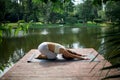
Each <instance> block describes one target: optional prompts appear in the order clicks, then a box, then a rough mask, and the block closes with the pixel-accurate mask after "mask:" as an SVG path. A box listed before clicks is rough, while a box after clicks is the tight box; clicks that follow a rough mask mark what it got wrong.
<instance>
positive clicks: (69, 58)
mask: <svg viewBox="0 0 120 80" xmlns="http://www.w3.org/2000/svg"><path fill="white" fill-rule="evenodd" d="M67 51H68V52H69V53H71V54H76V53H75V52H73V51H71V50H69V49H67ZM62 57H63V58H64V59H66V60H73V59H74V58H72V57H66V56H64V55H62Z"/></svg>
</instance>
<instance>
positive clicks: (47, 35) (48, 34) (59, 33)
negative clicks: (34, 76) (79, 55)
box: [0, 27, 102, 76]
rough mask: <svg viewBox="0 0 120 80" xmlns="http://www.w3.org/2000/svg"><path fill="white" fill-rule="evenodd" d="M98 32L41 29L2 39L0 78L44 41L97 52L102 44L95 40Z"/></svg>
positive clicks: (99, 40)
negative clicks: (92, 49)
mask: <svg viewBox="0 0 120 80" xmlns="http://www.w3.org/2000/svg"><path fill="white" fill-rule="evenodd" d="M99 32H101V29H100V28H98V27H90V28H88V27H81V28H78V27H74V28H67V27H66V28H65V27H61V28H41V29H30V30H29V32H28V33H27V34H26V35H24V36H23V35H22V36H21V35H20V36H18V37H12V38H8V37H4V38H2V39H1V43H0V76H1V75H3V74H4V72H6V71H7V70H8V69H9V67H10V66H12V65H13V64H14V63H16V62H17V61H18V60H19V59H20V58H22V57H23V56H24V55H25V54H26V53H27V52H28V51H29V50H31V49H35V48H37V47H38V45H39V44H40V43H42V42H44V41H49V42H57V43H60V44H62V45H64V46H65V47H67V48H94V49H96V50H98V49H99V46H100V44H101V42H102V40H101V39H97V37H98V34H97V33H99Z"/></svg>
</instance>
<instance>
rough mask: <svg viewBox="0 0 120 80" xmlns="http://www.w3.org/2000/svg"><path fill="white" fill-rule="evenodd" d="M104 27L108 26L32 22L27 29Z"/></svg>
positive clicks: (15, 24) (90, 23)
mask: <svg viewBox="0 0 120 80" xmlns="http://www.w3.org/2000/svg"><path fill="white" fill-rule="evenodd" d="M7 25H8V27H9V26H10V27H12V28H17V26H18V23H8V24H7ZM20 25H23V23H20ZM103 26H104V27H105V26H108V25H107V24H106V23H100V24H96V23H92V22H87V23H86V24H83V23H76V24H42V23H40V22H34V23H31V25H30V27H29V28H56V27H103Z"/></svg>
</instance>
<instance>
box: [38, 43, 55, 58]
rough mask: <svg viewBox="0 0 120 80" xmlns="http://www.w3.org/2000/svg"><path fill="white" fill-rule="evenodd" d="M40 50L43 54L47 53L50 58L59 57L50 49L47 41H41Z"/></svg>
mask: <svg viewBox="0 0 120 80" xmlns="http://www.w3.org/2000/svg"><path fill="white" fill-rule="evenodd" d="M38 50H39V51H40V52H41V54H44V55H46V56H47V58H48V59H56V58H57V54H56V53H53V52H52V51H50V50H49V49H48V44H47V43H46V42H43V43H41V44H40V45H39V46H38Z"/></svg>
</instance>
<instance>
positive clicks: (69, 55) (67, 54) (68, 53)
mask: <svg viewBox="0 0 120 80" xmlns="http://www.w3.org/2000/svg"><path fill="white" fill-rule="evenodd" d="M60 53H62V54H63V55H64V56H66V57H71V58H77V59H80V60H89V58H83V57H81V56H79V55H75V54H72V53H70V52H69V51H67V50H65V49H63V48H60Z"/></svg>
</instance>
